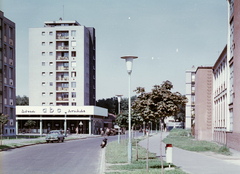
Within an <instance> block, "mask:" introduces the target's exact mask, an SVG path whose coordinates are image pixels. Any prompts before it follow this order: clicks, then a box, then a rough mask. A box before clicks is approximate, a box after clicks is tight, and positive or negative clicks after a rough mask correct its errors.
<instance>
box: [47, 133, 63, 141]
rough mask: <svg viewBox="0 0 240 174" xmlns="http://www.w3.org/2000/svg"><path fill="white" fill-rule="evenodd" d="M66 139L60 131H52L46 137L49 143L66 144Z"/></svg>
mask: <svg viewBox="0 0 240 174" xmlns="http://www.w3.org/2000/svg"><path fill="white" fill-rule="evenodd" d="M64 138H65V136H64V135H63V134H62V131H60V130H52V131H50V132H49V133H48V134H47V135H46V142H47V143H49V142H52V143H53V142H54V141H56V142H58V143H59V142H60V141H62V142H64Z"/></svg>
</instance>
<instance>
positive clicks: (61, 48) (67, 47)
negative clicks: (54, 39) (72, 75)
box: [56, 45, 69, 50]
mask: <svg viewBox="0 0 240 174" xmlns="http://www.w3.org/2000/svg"><path fill="white" fill-rule="evenodd" d="M56 49H57V50H68V49H69V46H68V45H67V46H57V47H56Z"/></svg>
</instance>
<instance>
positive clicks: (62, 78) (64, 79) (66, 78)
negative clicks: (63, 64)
mask: <svg viewBox="0 0 240 174" xmlns="http://www.w3.org/2000/svg"><path fill="white" fill-rule="evenodd" d="M56 80H57V81H69V77H57V78H56Z"/></svg>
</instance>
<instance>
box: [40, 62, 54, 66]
mask: <svg viewBox="0 0 240 174" xmlns="http://www.w3.org/2000/svg"><path fill="white" fill-rule="evenodd" d="M45 65H46V62H42V66H45ZM49 65H50V66H52V65H53V62H49Z"/></svg>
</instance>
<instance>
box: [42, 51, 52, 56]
mask: <svg viewBox="0 0 240 174" xmlns="http://www.w3.org/2000/svg"><path fill="white" fill-rule="evenodd" d="M45 55H46V53H45V52H42V56H45ZM52 55H53V52H49V56H52Z"/></svg>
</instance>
